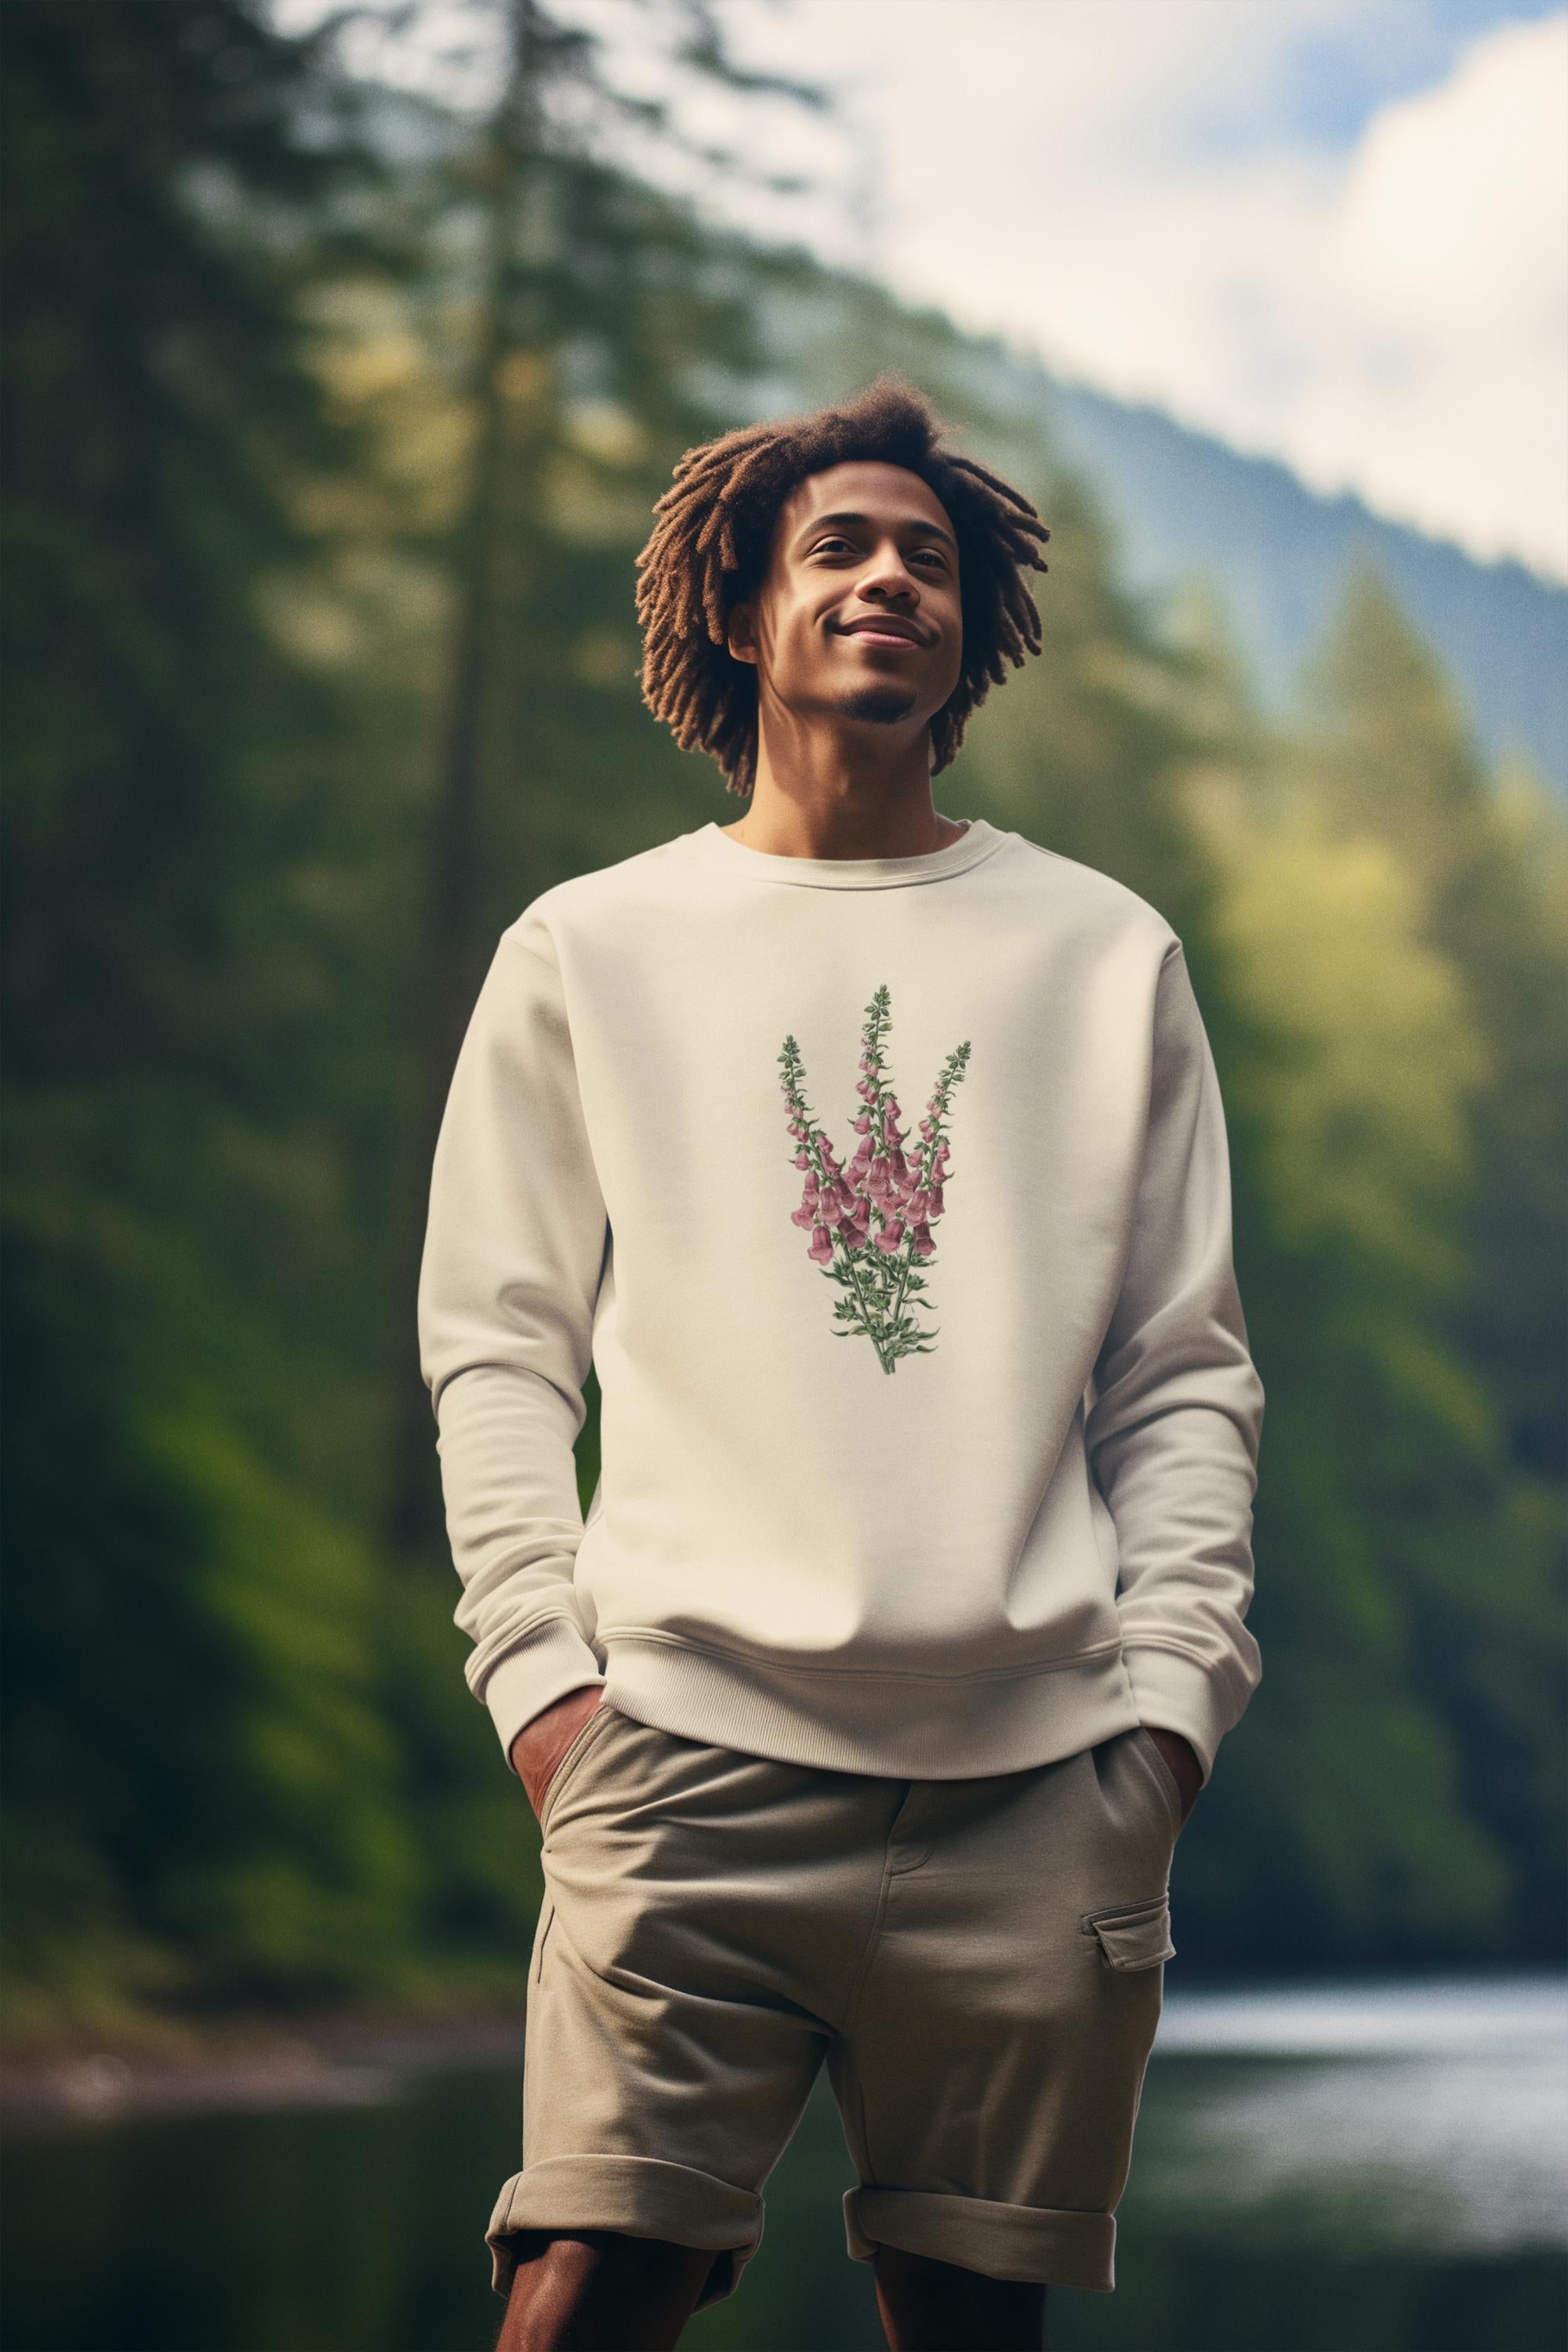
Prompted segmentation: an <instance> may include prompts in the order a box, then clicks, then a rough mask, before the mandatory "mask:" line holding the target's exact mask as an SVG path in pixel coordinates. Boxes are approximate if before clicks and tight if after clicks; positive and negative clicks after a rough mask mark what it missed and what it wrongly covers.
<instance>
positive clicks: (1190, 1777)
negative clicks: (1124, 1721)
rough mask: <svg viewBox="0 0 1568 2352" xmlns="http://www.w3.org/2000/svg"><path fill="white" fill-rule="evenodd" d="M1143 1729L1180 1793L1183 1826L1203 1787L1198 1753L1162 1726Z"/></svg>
mask: <svg viewBox="0 0 1568 2352" xmlns="http://www.w3.org/2000/svg"><path fill="white" fill-rule="evenodd" d="M1143 1728H1144V1730H1145V1731H1147V1733H1148V1734H1149V1737H1150V1738H1151V1739H1152V1741H1153V1742H1154V1745H1155V1747H1156V1748H1158V1749H1159V1751H1160V1753H1161V1755H1162V1757H1163V1759H1164V1760H1165V1764H1166V1766H1167V1768H1168V1769H1169V1771H1170V1774H1171V1778H1172V1779H1173V1780H1174V1782H1175V1784H1176V1787H1177V1789H1178V1790H1179V1791H1180V1793H1181V1799H1182V1821H1183V1823H1184V1824H1185V1822H1186V1819H1187V1816H1188V1814H1189V1813H1190V1812H1191V1811H1192V1810H1193V1807H1194V1805H1195V1804H1196V1802H1197V1801H1198V1798H1199V1795H1200V1794H1201V1792H1202V1790H1203V1785H1204V1768H1203V1764H1202V1762H1201V1760H1200V1759H1199V1757H1198V1752H1197V1750H1196V1748H1194V1746H1193V1743H1192V1741H1191V1740H1190V1739H1189V1738H1187V1736H1186V1734H1185V1733H1184V1732H1181V1731H1172V1730H1170V1729H1168V1728H1167V1727H1166V1726H1165V1725H1164V1724H1163V1723H1161V1724H1156V1723H1146V1724H1145V1725H1144V1727H1143Z"/></svg>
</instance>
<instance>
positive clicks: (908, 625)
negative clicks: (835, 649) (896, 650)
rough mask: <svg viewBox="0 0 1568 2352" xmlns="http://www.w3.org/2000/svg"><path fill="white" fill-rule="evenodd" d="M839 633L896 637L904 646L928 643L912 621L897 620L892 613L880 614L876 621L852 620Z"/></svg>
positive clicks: (847, 635)
mask: <svg viewBox="0 0 1568 2352" xmlns="http://www.w3.org/2000/svg"><path fill="white" fill-rule="evenodd" d="M839 635H840V636H845V637H886V638H896V639H897V640H898V642H899V644H900V645H903V646H923V645H924V644H925V643H926V639H925V638H924V637H923V636H922V635H921V633H920V632H919V630H918V629H916V628H915V626H914V625H913V624H912V622H910V621H900V620H895V619H894V618H893V617H892V616H891V615H890V614H889V616H888V617H887V618H886V619H884V618H882V617H881V616H880V615H879V617H878V618H877V619H876V620H874V621H873V620H867V621H850V622H849V623H847V625H846V626H845V627H844V628H842V629H841V630H840V631H839Z"/></svg>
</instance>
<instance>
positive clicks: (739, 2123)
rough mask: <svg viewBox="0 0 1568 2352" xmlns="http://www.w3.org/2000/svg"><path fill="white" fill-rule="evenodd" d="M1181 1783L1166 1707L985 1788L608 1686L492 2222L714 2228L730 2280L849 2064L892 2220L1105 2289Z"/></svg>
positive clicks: (978, 2252)
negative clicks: (706, 1729)
mask: <svg viewBox="0 0 1568 2352" xmlns="http://www.w3.org/2000/svg"><path fill="white" fill-rule="evenodd" d="M1179 1826H1180V1795H1179V1792H1178V1790H1177V1788H1176V1783H1175V1780H1174V1779H1173V1775H1172V1773H1171V1771H1170V1769H1169V1768H1168V1767H1167V1765H1166V1764H1165V1762H1164V1759H1163V1757H1162V1756H1161V1754H1160V1751H1159V1749H1158V1748H1157V1747H1156V1746H1155V1744H1154V1742H1153V1740H1152V1738H1150V1736H1149V1734H1148V1732H1147V1731H1145V1730H1142V1729H1138V1730H1132V1731H1127V1732H1121V1733H1118V1734H1117V1735H1116V1736H1114V1737H1113V1738H1109V1739H1104V1740H1101V1741H1100V1745H1099V1746H1098V1747H1095V1748H1086V1749H1084V1750H1083V1751H1082V1752H1081V1753H1080V1754H1079V1755H1077V1756H1069V1757H1066V1758H1064V1759H1062V1760H1061V1761H1059V1762H1058V1763H1054V1764H1043V1765H1037V1766H1035V1767H1033V1768H1032V1769H1028V1770H1025V1771H1021V1772H1003V1773H998V1774H995V1775H994V1776H993V1777H992V1778H990V1779H985V1780H884V1779H879V1778H876V1777H874V1776H872V1775H869V1774H866V1773H859V1772H841V1771H826V1770H823V1769H820V1768H818V1767H816V1766H813V1765H805V1764H786V1763H780V1762H778V1761H776V1760H774V1759H772V1758H768V1757H763V1756H750V1755H743V1754H741V1753H739V1752H737V1751H736V1750H735V1749H733V1748H716V1747H710V1746H708V1745H707V1744H705V1743H704V1742H702V1741H700V1740H695V1739H687V1738H679V1737H678V1736H677V1735H676V1734H675V1733H673V1732H668V1731H661V1730H658V1729H656V1728H655V1727H652V1726H651V1725H648V1724H645V1723H640V1722H637V1720H635V1719H634V1718H633V1717H630V1716H628V1715H626V1714H623V1713H622V1712H621V1711H620V1710H619V1709H618V1708H617V1707H616V1706H612V1705H611V1704H610V1703H609V1702H608V1701H607V1700H603V1699H602V1700H601V1701H600V1703H599V1706H598V1707H597V1708H596V1710H595V1713H594V1714H593V1715H591V1716H590V1717H588V1719H587V1722H586V1723H585V1724H584V1727H583V1728H582V1730H581V1731H580V1732H579V1733H578V1735H577V1738H576V1739H575V1740H574V1742H573V1744H572V1746H571V1747H570V1748H568V1749H567V1750H566V1753H565V1755H564V1756H563V1758H562V1760H561V1762H560V1764H559V1765H558V1767H557V1768H556V1771H555V1774H554V1777H553V1779H552V1780H551V1782H550V1785H549V1788H548V1789H547V1790H546V1792H545V1800H544V1814H543V1822H542V1831H543V1865H544V1879H545V1899H544V1902H543V1904H542V1906H541V1910H540V1915H539V1925H538V1927H537V1929H536V1931H535V1935H534V1942H533V1955H532V1963H531V1975H530V1980H529V1999H528V2019H527V2030H526V2040H525V2047H524V2057H523V2097H522V2169H521V2172H518V2173H516V2174H514V2175H513V2177H512V2178H511V2179H510V2180H509V2181H508V2182H507V2184H506V2186H505V2188H504V2189H502V2190H501V2192H500V2198H499V2199H498V2200H497V2203H496V2208H495V2211H494V2213H493V2215H492V2216H491V2219H490V2223H489V2229H488V2231H486V2238H487V2241H488V2242H489V2246H490V2249H491V2253H492V2284H493V2285H494V2287H495V2290H496V2292H497V2294H501V2295H505V2294H509V2293H510V2285H511V2277H512V2273H513V2271H514V2269H515V2266H516V2252H515V2249H514V2248H513V2247H512V2245H511V2244H510V2242H509V2240H510V2233H511V2232H513V2231H521V2230H543V2231H567V2232H570V2231H576V2230H616V2231H625V2232H626V2233H628V2234H629V2235H631V2236H634V2237H653V2238H666V2239H670V2240H673V2241H674V2242H676V2243H677V2244H679V2245H687V2246H698V2247H706V2246H710V2247H711V2248H712V2249H713V2256H714V2259H713V2264H712V2267H711V2269H710V2272H709V2273H708V2277H707V2280H706V2282H705V2284H704V2286H703V2290H702V2293H701V2295H700V2298H699V2301H698V2305H697V2307H698V2308H699V2309H702V2308H704V2307H706V2305H709V2304H711V2303H718V2302H721V2301H722V2300H723V2299H724V2297H726V2296H727V2295H731V2294H733V2293H734V2292H735V2289H736V2287H737V2286H738V2284H740V2277H741V2272H742V2267H743V2266H744V2264H745V2263H747V2262H748V2261H749V2260H750V2258H751V2256H752V2254H754V2253H755V2252H756V2251H757V2247H758V2245H759V2244H760V2242H761V2241H762V2234H763V2197H762V2189H763V2182H764V2181H765V2180H766V2179H767V2177H768V2175H769V2173H770V2172H771V2171H772V2170H773V2167H774V2165H775V2164H776V2163H777V2162H778V2159H779V2158H780V2156H781V2155H782V2154H783V2152H784V2148H785V2147H786V2146H787V2145H788V2142H789V2140H790V2138H791V2137H792V2136H793V2134H794V2132H795V2127H796V2126H797V2125H798V2123H799V2122H800V2119H801V2116H802V2114H803V2112H804V2110H805V2105H806V2101H807V2099H808V2097H809V2095H810V2093H811V2089H812V2085H813V2084H814V2082H815V2080H816V2074H817V2071H818V2069H819V2067H820V2066H821V2064H822V2063H823V2061H824V2060H825V2059H826V2064H827V2071H828V2076H829V2079H830V2081H831V2084H832V2086H833V2091H834V2095H835V2096H836V2098H837V2103H838V2108H839V2112H840V2115H841V2116H842V2117H843V2121H844V2130H845V2137H846V2138H847V2143H848V2147H849V2151H850V2154H851V2156H852V2158H853V2159H854V2162H855V2167H856V2170H857V2172H858V2176H859V2185H858V2187H856V2188H854V2189H850V2190H849V2191H848V2193H847V2196H846V2197H845V2200H844V2220H845V2229H846V2235H847V2243H848V2252H849V2254H850V2256H851V2257H852V2258H853V2259H854V2260H855V2261H857V2262H863V2263H868V2262H870V2261H872V2260H873V2259H874V2254H875V2249H876V2246H877V2245H878V2243H879V2242H880V2243H882V2244H885V2245H889V2246H899V2247H902V2248H904V2249H905V2250H906V2251H908V2252H911V2253H916V2254H925V2255H928V2256H931V2257H934V2258H935V2259H936V2260H938V2261H941V2262H947V2263H961V2264H962V2265H963V2267H964V2268H965V2269H967V2270H973V2271H980V2272H984V2273H986V2274H987V2275H989V2276H991V2277H993V2278H1008V2279H1034V2280H1040V2281H1044V2282H1047V2283H1048V2284H1060V2285H1063V2286H1074V2287H1089V2288H1095V2289H1099V2290H1100V2291H1102V2292H1108V2291H1109V2290H1110V2288H1111V2287H1112V2286H1113V2285H1114V2284H1115V2278H1114V2273H1113V2267H1112V2255H1113V2250H1114V2246H1115V2237H1116V2224H1115V2221H1113V2219H1112V2214H1113V2212H1114V2210H1115V2207H1116V2204H1117V2200H1119V2198H1120V2197H1121V2191H1122V2188H1123V2186H1124V2184H1125V2182H1126V2179H1127V2172H1128V2167H1129V2162H1130V2158H1131V2145H1132V2126H1133V2120H1134V2117H1135V2116H1136V2114H1137V2109H1138V2102H1139V2096H1140V2094H1141V2092H1142V2083H1143V2072H1144V2067H1145V2064H1146V2063H1147V2060H1148V2056H1149V2051H1150V2046H1151V2044H1152V2042H1153V2039H1154V2029H1155V2026H1156V2024H1157V2023H1158V2021H1159V2016H1160V2004H1161V1998H1162V1990H1163V1977H1164V1968H1163V1963H1164V1962H1165V1961H1166V1960H1167V1959H1169V1958H1171V1957H1172V1954H1173V1948H1172V1944H1171V1939H1170V1903H1169V1891H1168V1890H1169V1874H1170V1864H1171V1855H1172V1851H1173V1847H1174V1844H1175V1842H1176V1836H1177V1832H1178V1829H1179Z"/></svg>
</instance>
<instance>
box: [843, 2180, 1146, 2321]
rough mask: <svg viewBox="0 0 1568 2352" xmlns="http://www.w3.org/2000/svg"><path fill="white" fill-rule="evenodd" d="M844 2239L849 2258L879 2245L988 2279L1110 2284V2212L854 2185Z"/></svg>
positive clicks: (1103, 2290) (872, 2253)
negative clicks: (957, 2266) (949, 2264)
mask: <svg viewBox="0 0 1568 2352" xmlns="http://www.w3.org/2000/svg"><path fill="white" fill-rule="evenodd" d="M844 2236H845V2242H846V2243H847V2248H848V2252H849V2259H850V2261H851V2262H856V2263H870V2262H875V2260H876V2258H877V2248H878V2247H879V2246H897V2247H899V2248H900V2250H901V2251H902V2252H904V2253H907V2254H924V2255H927V2256H928V2257H929V2258H930V2259H931V2261H933V2262H939V2263H957V2264H958V2265H959V2267H960V2268H961V2269H963V2270H966V2271H983V2272H984V2274H985V2275H986V2277H987V2278H998V2279H1031V2280H1033V2281H1034V2282H1035V2283H1036V2284H1038V2285H1042V2286H1076V2287H1082V2288H1086V2289H1087V2290H1088V2292H1089V2294H1112V2293H1113V2292H1114V2290H1115V2286H1116V2259H1115V2258H1116V2222H1115V2220H1114V2218H1113V2216H1112V2215H1110V2213H1082V2212H1076V2211H1064V2210H1058V2209H1055V2208H1052V2207H1050V2206H1045V2205H1002V2204H997V2203H995V2202H994V2200H991V2199H990V2198H985V2197H954V2196H949V2195H943V2194H940V2193H938V2192H937V2191H935V2190H927V2189H868V2188H865V2187H861V2188H858V2189H847V2190H846V2191H845V2194H844Z"/></svg>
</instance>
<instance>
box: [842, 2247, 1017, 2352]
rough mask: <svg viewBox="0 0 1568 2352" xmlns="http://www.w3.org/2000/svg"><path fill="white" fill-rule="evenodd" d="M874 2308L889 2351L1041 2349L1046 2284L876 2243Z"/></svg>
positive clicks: (974, 2351)
mask: <svg viewBox="0 0 1568 2352" xmlns="http://www.w3.org/2000/svg"><path fill="white" fill-rule="evenodd" d="M874 2267H875V2272H876V2279H877V2308H878V2310H879V2312H880V2313H881V2315H882V2329H883V2333H884V2334H885V2335H886V2336H887V2339H888V2344H889V2352H979V2347H982V2346H984V2352H1045V2347H1046V2289H1045V2288H1044V2287H1043V2286H1037V2285H1036V2284H1034V2283H1033V2282H1032V2281H1030V2280H1027V2279H994V2278H987V2277H986V2276H985V2275H984V2273H983V2272H980V2271H966V2270H963V2269H962V2268H961V2267H960V2265H959V2264H958V2263H939V2262H933V2261H932V2260H931V2257H930V2256H929V2255H926V2254H907V2253H905V2252H904V2251H903V2249H902V2248H901V2247H900V2246H879V2247H878V2248H877V2259H876V2263H875V2265H874Z"/></svg>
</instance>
